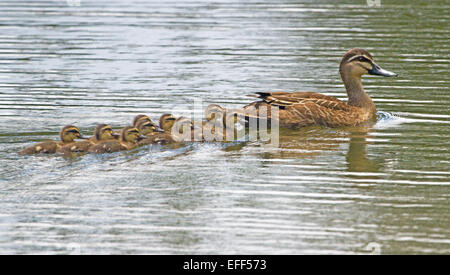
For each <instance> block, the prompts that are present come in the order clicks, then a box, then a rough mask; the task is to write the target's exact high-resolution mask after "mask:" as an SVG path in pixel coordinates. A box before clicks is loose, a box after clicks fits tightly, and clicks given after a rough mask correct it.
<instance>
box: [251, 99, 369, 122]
mask: <svg viewBox="0 0 450 275" xmlns="http://www.w3.org/2000/svg"><path fill="white" fill-rule="evenodd" d="M256 97H258V98H260V99H261V101H258V102H253V103H251V104H249V105H247V106H245V107H244V109H245V111H246V112H247V113H250V115H248V117H249V118H251V117H258V118H259V119H271V117H272V112H271V111H272V110H271V107H272V106H274V107H278V108H279V113H278V116H279V119H278V120H279V122H280V126H282V127H289V128H299V127H303V126H308V125H324V126H329V127H337V126H348V125H355V124H358V123H361V122H363V121H366V120H367V119H368V116H370V114H367V113H365V112H364V110H362V109H361V108H358V107H354V106H350V105H348V104H347V103H345V102H343V101H341V100H339V99H337V98H335V97H332V96H327V95H323V94H318V93H313V92H293V93H288V92H272V93H257V94H256ZM255 110H258V112H259V113H257V114H254V115H252V112H253V113H254V112H255ZM265 110H267V111H266V112H267V115H265V114H264V113H263V111H265Z"/></svg>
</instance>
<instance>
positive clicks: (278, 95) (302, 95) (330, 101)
mask: <svg viewBox="0 0 450 275" xmlns="http://www.w3.org/2000/svg"><path fill="white" fill-rule="evenodd" d="M252 96H254V97H257V98H260V99H261V100H262V101H263V102H265V103H267V104H269V105H273V106H279V107H281V108H283V107H286V106H292V105H295V104H303V103H306V102H311V103H314V104H318V105H320V106H323V107H327V108H331V109H334V110H348V105H347V104H345V103H344V102H342V101H340V100H339V99H337V98H335V97H332V96H327V95H323V94H318V93H313V92H293V93H291V92H270V93H256V94H255V95H252Z"/></svg>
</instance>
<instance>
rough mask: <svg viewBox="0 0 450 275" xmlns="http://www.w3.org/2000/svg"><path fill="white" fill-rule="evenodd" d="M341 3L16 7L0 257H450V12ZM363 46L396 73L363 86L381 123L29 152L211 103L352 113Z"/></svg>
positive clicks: (3, 133)
mask: <svg viewBox="0 0 450 275" xmlns="http://www.w3.org/2000/svg"><path fill="white" fill-rule="evenodd" d="M336 2H338V1H332V0H320V1H313V0H311V1H306V0H295V1H288V0H286V1H276V0H258V1H237V0H234V1H233V0H221V1H219V0H218V1H202V0H197V1H188V0H179V1H174V0H173V1H162V0H161V1H156V0H152V1H144V0H127V1H119V0H97V1H87V0H81V2H80V1H76V0H70V1H66V0H47V1H44V0H42V1H41V0H37V1H35V0H33V1H24V0H2V1H0V122H1V123H0V169H1V170H0V207H1V211H0V253H1V254H6V253H17V254H25V253H27V254H28V253H43V254H47V253H48V254H55V253H57V254H59V253H60V254H66V253H77V254H78V253H81V254H87V253H100V254H110V253H120V254H122V253H137V254H139V253H150V254H182V253H187V254H230V253H237V254H244V253H248V254H305V253H313V254H316V253H320V254H335V253H343V254H347V253H348V254H355V253H356V254H360V253H361V254H366V253H375V254H378V253H382V254H397V253H406V254H416V253H418V254H423V253H439V254H440V253H445V254H449V253H450V203H449V194H450V154H449V148H450V132H449V124H450V120H449V118H450V113H449V107H448V106H449V105H450V93H449V92H450V91H449V88H448V86H449V65H450V46H449V45H450V43H449V17H450V16H449V14H450V12H449V11H450V4H449V2H448V1H412V0H408V1H406V0H405V1H400V0H396V1H385V0H381V1H380V2H379V3H380V6H376V5H375V6H373V5H368V1H366V0H354V1H339V2H340V3H339V4H337V3H336ZM369 2H370V3H372V2H373V3H375V4H376V1H369ZM78 3H79V5H77V4H78ZM353 47H362V48H366V49H367V50H369V51H370V52H371V53H372V54H373V55H374V57H375V60H376V62H377V63H378V64H380V65H381V66H382V67H383V68H385V69H387V70H391V71H393V72H396V73H398V74H399V77H398V78H381V77H373V76H367V77H365V78H364V79H363V83H364V85H365V88H366V91H368V93H369V94H370V95H371V96H372V98H373V100H374V102H375V104H376V105H377V109H378V111H379V112H380V113H379V114H378V121H377V122H376V123H375V124H371V125H365V126H360V127H350V128H337V129H330V128H322V127H308V128H304V129H301V130H298V131H287V130H281V136H280V147H279V148H278V149H276V150H268V149H267V148H265V147H264V146H262V144H261V143H260V142H234V143H228V144H221V143H203V144H202V143H193V144H186V145H185V146H181V147H177V148H168V147H160V146H153V147H145V148H140V149H139V150H134V151H132V152H121V153H115V154H110V155H100V156H96V155H84V156H80V157H77V158H73V159H65V158H63V157H60V156H56V155H50V156H19V155H17V151H18V150H20V149H22V148H24V147H26V146H28V145H30V144H32V143H33V142H36V141H39V140H43V139H48V138H50V139H57V138H58V136H57V135H58V132H59V130H60V128H61V127H62V126H64V125H66V124H75V125H77V126H79V127H80V129H82V131H83V132H84V133H86V134H91V133H92V130H93V129H94V128H95V126H96V124H98V123H110V124H111V125H112V126H113V127H114V128H120V127H122V126H125V125H127V124H130V122H131V120H132V118H133V117H134V116H135V115H136V114H139V113H146V114H149V115H150V116H151V117H152V118H154V119H157V118H158V117H159V116H160V115H161V114H163V113H166V112H173V113H174V114H176V115H189V114H190V112H191V109H192V105H193V103H194V100H197V101H198V100H201V101H202V103H203V105H204V106H206V105H207V104H209V103H218V104H220V105H223V106H225V107H229V108H237V107H240V106H243V105H244V104H247V103H250V102H252V100H253V98H249V97H247V95H248V94H251V93H253V92H264V91H314V92H321V93H324V94H327V95H331V96H336V97H338V98H340V99H344V100H345V99H346V93H345V89H344V86H343V84H342V82H341V80H340V77H339V73H338V64H339V61H340V59H341V57H342V56H343V54H344V53H345V52H346V51H347V50H348V49H350V48H353Z"/></svg>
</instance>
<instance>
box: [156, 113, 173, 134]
mask: <svg viewBox="0 0 450 275" xmlns="http://www.w3.org/2000/svg"><path fill="white" fill-rule="evenodd" d="M175 120H176V117H174V116H173V115H172V114H163V115H162V116H161V117H160V118H159V127H160V128H161V129H162V130H163V131H164V132H166V133H168V134H170V132H171V131H172V127H173V125H174V124H175Z"/></svg>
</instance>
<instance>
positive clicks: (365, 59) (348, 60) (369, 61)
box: [339, 48, 397, 78]
mask: <svg viewBox="0 0 450 275" xmlns="http://www.w3.org/2000/svg"><path fill="white" fill-rule="evenodd" d="M339 72H340V73H341V76H342V78H344V77H347V76H352V77H355V78H361V76H363V75H365V74H371V75H381V76H387V77H390V76H397V74H396V73H393V72H390V71H387V70H384V69H382V68H381V67H380V66H378V65H377V64H376V63H375V61H374V59H373V57H372V55H371V54H370V53H369V52H368V51H366V50H364V49H360V48H354V49H351V50H349V51H348V52H347V53H346V54H345V55H344V57H343V58H342V60H341V64H340V65H339Z"/></svg>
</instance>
